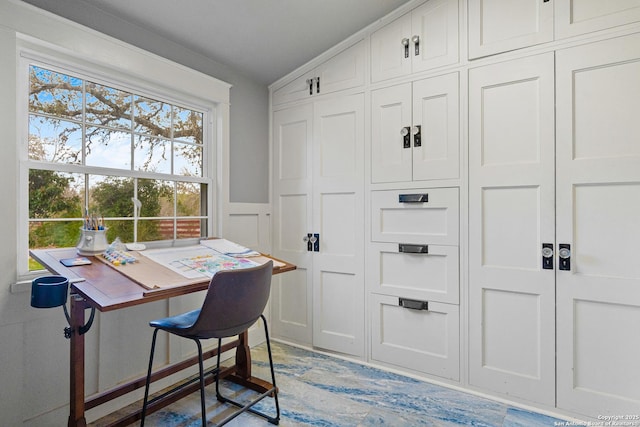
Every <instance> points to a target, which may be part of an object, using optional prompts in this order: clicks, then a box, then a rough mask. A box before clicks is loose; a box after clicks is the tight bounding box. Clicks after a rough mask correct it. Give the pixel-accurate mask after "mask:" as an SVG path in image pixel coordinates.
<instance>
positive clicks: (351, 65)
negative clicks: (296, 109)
mask: <svg viewBox="0 0 640 427" xmlns="http://www.w3.org/2000/svg"><path fill="white" fill-rule="evenodd" d="M364 70H365V42H364V40H362V41H360V42H358V43H356V44H355V45H353V46H351V47H349V48H347V49H345V50H343V51H342V52H340V53H338V54H336V55H335V56H334V57H332V58H330V59H328V60H327V61H326V62H324V63H322V64H321V65H319V66H317V67H316V68H314V69H313V70H311V71H309V72H308V73H305V74H304V75H303V76H301V77H298V78H297V79H295V80H293V81H292V82H290V83H287V84H286V85H285V86H283V87H281V88H279V89H277V90H275V91H274V92H273V97H272V103H273V105H280V104H284V103H286V102H291V101H297V100H300V99H305V98H309V97H311V96H315V95H319V94H325V93H331V92H336V91H339V90H344V89H350V88H354V87H358V86H362V85H363V84H364V76H365V73H364Z"/></svg>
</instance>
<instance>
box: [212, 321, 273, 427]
mask: <svg viewBox="0 0 640 427" xmlns="http://www.w3.org/2000/svg"><path fill="white" fill-rule="evenodd" d="M261 317H262V322H263V324H264V333H265V338H266V341H267V353H268V354H269V366H270V368H271V384H272V385H273V387H272V388H270V389H269V390H267V391H266V392H264V393H262V394H261V395H260V396H258V397H257V398H255V399H254V400H252V401H251V402H249V403H247V404H243V403H240V402H237V401H235V400H232V399H229V398H227V397H224V396H223V395H222V394H221V393H220V391H219V386H218V377H217V376H216V397H217V398H218V401H220V402H222V403H230V404H232V405H234V406H237V407H238V408H240V410H239V411H236V412H234V413H233V414H231V415H229V416H228V417H226V418H225V419H223V420H222V421H220V423H218V424H216V426H223V425H225V424H227V423H228V422H229V421H231V420H233V419H234V418H236V417H237V416H239V415H240V414H242V413H243V412H251V413H252V414H254V415H258V416H260V417H262V418H264V419H266V420H267V421H269V422H270V423H271V424H275V425H278V424H279V423H280V404H279V403H278V389H277V387H276V376H275V371H274V369H273V357H272V355H271V343H270V342H269V330H268V328H267V319H266V318H265V317H264V315H261ZM221 341H222V340H218V364H217V368H218V369H217V371H218V372H220V347H221ZM216 375H217V374H216ZM270 395H271V396H273V398H274V403H275V406H276V416H275V417H272V416H270V415H267V414H265V413H263V412H260V411H257V410H255V409H253V405H255V404H256V403H258V402H260V401H261V400H262V399H264V398H265V397H267V396H270Z"/></svg>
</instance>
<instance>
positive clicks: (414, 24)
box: [411, 0, 459, 73]
mask: <svg viewBox="0 0 640 427" xmlns="http://www.w3.org/2000/svg"><path fill="white" fill-rule="evenodd" d="M411 28H412V30H413V33H412V34H411V65H412V71H413V72H414V73H416V72H419V71H425V70H430V69H432V68H437V67H442V66H444V65H449V64H455V63H456V62H458V34H459V31H458V1H457V0H431V1H428V2H426V3H425V4H424V5H423V6H421V7H419V8H417V9H415V10H414V11H413V12H412V13H411ZM415 37H418V39H417V40H416V39H415ZM416 44H417V46H416Z"/></svg>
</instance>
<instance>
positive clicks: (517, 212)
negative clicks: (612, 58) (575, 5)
mask: <svg viewBox="0 0 640 427" xmlns="http://www.w3.org/2000/svg"><path fill="white" fill-rule="evenodd" d="M485 3H486V2H485ZM553 73H554V58H553V54H552V53H549V54H543V55H539V56H533V57H528V58H524V59H520V60H516V61H511V62H506V63H500V64H495V65H489V66H486V67H480V68H476V69H472V70H470V72H469V382H470V384H472V385H474V386H479V387H482V388H485V389H489V390H493V391H495V392H499V393H503V394H505V395H509V396H515V397H519V398H523V399H527V400H530V401H534V402H539V403H542V404H545V405H554V404H555V323H554V319H555V289H554V286H555V278H554V271H553V270H546V269H542V261H541V260H542V258H541V249H542V247H541V245H542V244H544V243H551V244H553V243H554V238H555V230H554V218H553V212H554V79H553Z"/></svg>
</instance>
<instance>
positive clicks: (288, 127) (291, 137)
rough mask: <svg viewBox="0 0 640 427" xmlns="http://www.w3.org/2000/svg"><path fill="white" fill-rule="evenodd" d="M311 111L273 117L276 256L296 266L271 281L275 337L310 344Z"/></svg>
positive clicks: (279, 113) (299, 109)
mask: <svg viewBox="0 0 640 427" xmlns="http://www.w3.org/2000/svg"><path fill="white" fill-rule="evenodd" d="M312 138H313V109H312V106H311V105H310V104H308V105H303V106H300V107H294V108H289V109H286V110H281V111H276V112H275V113H274V114H273V214H274V215H273V216H274V222H273V253H274V255H275V256H276V257H278V258H281V259H285V260H287V261H289V262H291V263H293V264H295V265H296V266H297V269H296V270H295V271H291V272H289V273H287V274H279V275H276V276H274V277H273V285H272V295H271V310H272V312H271V327H272V329H273V334H274V336H278V337H282V338H285V339H288V340H292V341H295V342H299V343H302V344H307V345H310V344H311V342H312V318H311V315H312V287H311V283H312V268H313V263H312V254H313V252H308V251H307V244H306V243H305V242H304V241H303V238H304V236H306V235H307V233H309V232H311V229H310V226H311V221H312V207H313V205H312V198H313V194H312V172H311V171H312V164H311V150H312V145H311V143H312Z"/></svg>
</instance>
